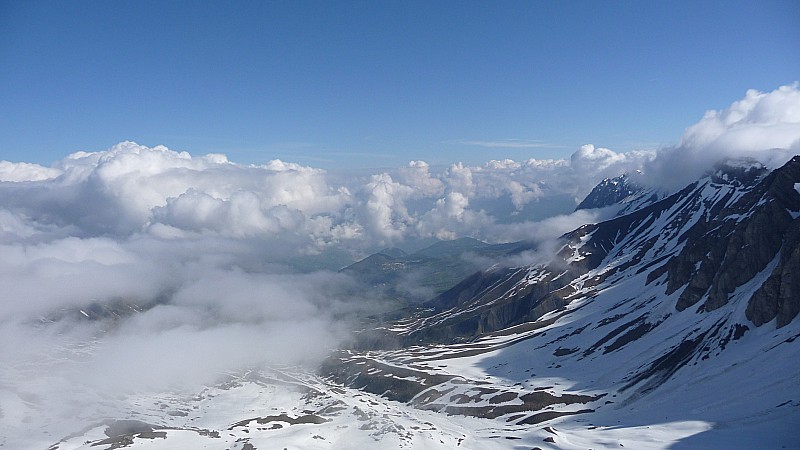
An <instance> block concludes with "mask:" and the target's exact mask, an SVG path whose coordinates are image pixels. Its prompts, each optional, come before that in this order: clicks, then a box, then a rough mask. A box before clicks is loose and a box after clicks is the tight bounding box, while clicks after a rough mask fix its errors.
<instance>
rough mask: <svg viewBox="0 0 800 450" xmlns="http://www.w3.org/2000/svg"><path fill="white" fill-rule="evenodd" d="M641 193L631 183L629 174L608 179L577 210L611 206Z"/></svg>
mask: <svg viewBox="0 0 800 450" xmlns="http://www.w3.org/2000/svg"><path fill="white" fill-rule="evenodd" d="M641 191H642V188H641V187H640V186H637V185H636V184H634V183H633V182H631V179H630V176H629V175H627V174H625V175H621V176H619V177H616V178H606V179H604V180H603V181H601V182H600V184H598V185H597V186H595V187H594V188H593V189H592V192H590V193H589V195H587V196H586V198H585V199H583V201H582V202H580V204H578V207H577V208H575V210H576V211H577V210H579V209H592V208H603V207H606V206H611V205H614V204H617V203H619V202H621V201H623V200H625V199H626V198H628V197H630V196H632V195H635V194H637V193H639V192H641Z"/></svg>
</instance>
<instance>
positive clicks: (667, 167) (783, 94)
mask: <svg viewBox="0 0 800 450" xmlns="http://www.w3.org/2000/svg"><path fill="white" fill-rule="evenodd" d="M797 153H800V88H799V85H798V84H797V83H795V84H792V85H787V86H781V87H779V88H778V89H776V90H774V91H772V92H759V91H757V90H753V89H751V90H749V91H747V93H746V94H745V97H744V98H743V99H741V100H738V101H736V102H734V103H732V104H731V105H730V106H729V107H727V108H725V109H723V110H710V111H707V112H706V113H705V115H704V116H703V118H702V119H701V120H700V121H699V122H697V123H696V124H694V125H692V126H690V127H688V128H687V129H686V131H685V132H684V133H683V136H682V137H681V140H680V142H679V144H678V145H676V146H674V147H669V148H665V149H663V150H661V151H659V152H658V155H657V157H656V158H655V159H654V160H653V161H652V162H650V163H648V164H647V165H646V166H645V167H646V169H645V170H646V172H647V173H648V174H649V175H650V177H649V178H650V179H651V180H652V181H654V182H655V183H658V184H661V185H664V186H668V187H670V188H673V189H675V188H679V187H681V186H683V185H685V184H688V183H690V182H691V181H692V180H694V179H695V178H697V177H698V176H700V175H701V174H702V173H703V172H705V171H707V170H709V169H710V168H711V167H712V165H713V164H714V163H716V162H718V161H720V160H722V159H724V158H741V157H749V158H753V159H756V160H758V161H760V162H762V163H764V164H765V165H767V167H770V168H775V167H778V166H780V165H782V164H783V163H785V162H786V161H788V160H789V159H791V157H792V156H793V155H795V154H797Z"/></svg>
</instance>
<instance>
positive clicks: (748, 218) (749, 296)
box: [327, 157, 800, 439]
mask: <svg viewBox="0 0 800 450" xmlns="http://www.w3.org/2000/svg"><path fill="white" fill-rule="evenodd" d="M797 183H800V158H798V157H795V158H794V159H793V160H791V161H790V162H789V163H787V164H786V165H785V166H784V167H782V168H780V169H777V170H775V171H773V172H771V173H768V172H767V171H766V169H764V168H763V166H761V165H758V164H752V163H749V162H738V161H729V162H726V163H724V164H722V165H720V166H719V167H718V169H717V170H716V171H715V172H713V173H710V174H708V175H707V176H706V177H704V178H702V179H701V180H698V181H697V182H695V183H693V184H691V185H689V186H687V187H686V188H684V189H682V190H681V191H679V192H677V193H675V194H673V195H671V196H669V197H667V198H664V199H663V200H660V201H658V202H655V203H653V204H650V205H649V206H645V207H644V208H642V209H639V210H637V211H634V212H632V213H629V214H626V215H623V216H619V217H616V218H614V219H612V220H609V221H607V222H603V223H599V224H590V225H586V226H583V227H581V228H579V229H577V230H575V231H574V232H572V233H568V234H567V235H565V236H564V238H563V245H562V247H561V249H560V251H559V252H558V254H557V256H556V258H555V259H554V261H552V262H551V263H549V264H547V265H537V266H526V267H517V268H494V269H491V270H488V271H484V272H479V273H476V274H474V275H472V276H470V277H469V278H467V279H466V280H464V281H463V282H462V283H460V284H459V285H457V286H456V287H454V288H453V289H451V290H450V291H448V292H446V293H444V294H442V295H440V296H439V297H437V298H436V299H434V300H433V301H431V302H429V303H427V304H425V305H424V306H425V308H422V309H420V310H419V311H418V312H417V313H416V315H414V316H412V317H409V318H407V319H405V320H401V321H397V322H395V323H393V324H390V325H389V326H387V327H386V328H385V330H384V332H385V333H386V334H389V335H393V336H395V338H396V339H397V340H399V341H400V342H402V344H403V345H404V346H405V348H403V349H400V350H392V351H382V352H381V351H373V352H366V353H364V352H345V353H343V354H342V355H340V357H339V359H338V360H334V361H331V362H329V365H328V367H327V370H328V371H329V373H331V374H332V375H333V376H334V378H335V379H337V380H339V381H340V382H343V383H345V384H347V385H349V386H353V387H357V388H360V389H365V390H369V391H371V392H376V393H379V394H382V395H384V396H385V397H388V398H393V399H396V400H399V401H404V402H409V403H410V404H413V405H415V406H416V407H418V408H423V409H432V410H436V411H440V412H445V413H449V414H463V415H471V416H477V417H487V418H493V419H501V420H503V421H505V422H507V423H510V424H515V425H518V426H523V425H529V424H535V423H540V422H543V421H547V420H552V419H553V418H555V417H559V416H562V417H563V416H572V415H576V414H577V415H580V416H583V417H585V420H586V421H589V422H599V421H600V420H599V419H597V418H605V417H619V418H622V417H627V416H626V415H627V414H633V413H634V412H635V414H636V415H637V419H636V420H637V421H639V420H642V421H643V422H642V423H663V421H671V420H678V421H681V420H699V421H704V422H707V423H713V424H715V425H714V426H715V427H718V428H717V429H716V430H717V431H714V432H713V433H712V434H715V435H716V433H723V430H729V431H730V433H733V434H737V432H736V431H735V430H744V429H748V428H747V427H750V426H752V427H759V426H765V427H777V428H781V427H782V426H784V425H786V424H790V423H800V421H799V419H800V379H798V377H797V376H796V375H797V373H800V359H798V358H797V357H798V356H799V354H800V350H799V349H798V347H799V346H800V344H797V343H796V342H795V341H796V339H797V338H798V337H800V325H798V323H799V322H800V321H798V320H796V316H797V314H798V311H799V310H800V295H798V292H800V291H798V282H800V271H798V270H796V269H797V267H798V264H800V252H799V251H798V248H797V245H798V234H799V233H800V194H798V191H797V190H796V189H794V186H795V184H797ZM659 414H662V415H663V417H659V418H656V417H655V416H657V415H659ZM645 417H647V418H648V419H644V418H645ZM619 420H623V419H619ZM647 420H653V421H655V422H647ZM750 431H752V430H750ZM723 434H724V433H723ZM782 437H783V438H784V439H785V438H787V437H788V436H787V435H785V434H784V435H783V436H782Z"/></svg>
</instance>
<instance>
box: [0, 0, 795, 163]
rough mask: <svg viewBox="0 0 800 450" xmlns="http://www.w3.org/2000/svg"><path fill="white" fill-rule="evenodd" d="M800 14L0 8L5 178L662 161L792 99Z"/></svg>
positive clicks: (689, 7) (769, 5)
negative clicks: (184, 161)
mask: <svg viewBox="0 0 800 450" xmlns="http://www.w3.org/2000/svg"><path fill="white" fill-rule="evenodd" d="M798 48H800V2H796V1H785V2H781V1H760V2H735V1H734V2H731V1H725V2H695V1H691V2H582V1H581V2H549V1H548V2H538V1H528V2H445V1H440V2H439V1H437V2H373V1H363V2H323V1H312V2H305V1H291V2H290V1H286V2H178V1H166V2H165V1H156V2H148V1H130V2H127V1H73V2H42V1H26V2H14V1H4V2H0V67H1V68H2V69H1V70H0V159H5V160H10V161H28V162H36V163H41V164H46V165H47V164H50V163H51V162H53V161H55V160H58V159H61V158H63V157H64V156H65V155H66V154H68V153H71V152H74V151H78V150H84V151H98V150H104V149H107V148H108V147H110V146H112V145H114V144H115V143H117V142H120V141H123V140H133V141H136V142H138V143H140V144H144V145H148V146H155V145H158V144H163V145H166V146H168V147H169V148H171V149H174V150H187V151H189V152H190V153H192V154H205V153H209V152H222V153H226V154H227V155H228V156H229V158H230V159H232V160H234V161H236V162H243V163H263V162H266V161H269V160H271V159H275V158H280V159H282V160H286V161H293V162H299V163H302V164H307V165H312V166H315V167H322V168H338V167H396V166H400V165H404V164H405V163H407V162H408V161H409V160H412V159H423V160H425V161H428V162H429V163H431V164H446V163H451V162H456V161H463V162H465V163H467V164H480V163H483V162H485V161H487V160H489V159H502V158H511V159H515V160H524V159H528V158H554V157H559V158H560V157H568V156H569V155H570V154H571V153H572V152H573V151H575V149H577V148H578V146H580V145H581V144H586V143H592V144H595V145H597V146H604V147H609V148H612V149H614V150H617V151H628V150H632V149H638V148H641V149H653V148H657V147H659V146H663V145H668V144H671V143H675V142H676V141H677V140H678V139H679V137H680V135H681V133H682V132H683V129H684V128H685V127H686V126H688V125H691V124H692V123H695V122H696V121H697V120H699V119H700V118H701V117H702V114H703V112H704V111H705V110H707V109H721V108H724V107H727V106H728V105H729V104H730V103H731V102H733V101H735V100H737V99H739V98H741V97H742V96H743V94H744V92H745V91H746V90H747V89H749V88H755V89H759V90H762V91H771V90H773V89H775V88H777V87H778V86H780V85H785V84H788V83H792V82H793V81H796V80H798V79H800V57H798V56H797V55H798Z"/></svg>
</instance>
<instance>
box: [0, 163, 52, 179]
mask: <svg viewBox="0 0 800 450" xmlns="http://www.w3.org/2000/svg"><path fill="white" fill-rule="evenodd" d="M59 175H61V170H59V169H56V168H52V167H44V166H40V165H38V164H31V163H26V162H21V163H13V162H9V161H0V181H13V182H21V181H42V180H49V179H52V178H55V177H57V176H59Z"/></svg>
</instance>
